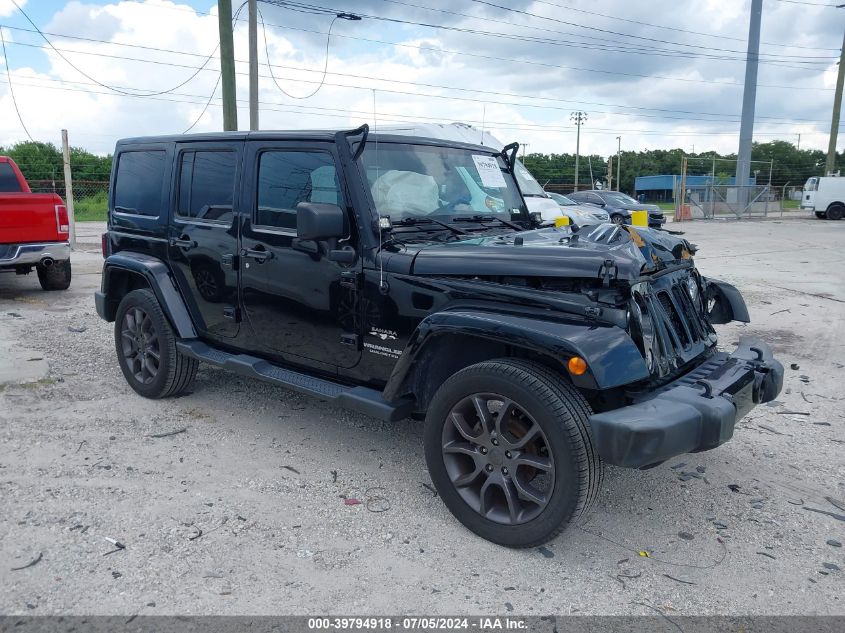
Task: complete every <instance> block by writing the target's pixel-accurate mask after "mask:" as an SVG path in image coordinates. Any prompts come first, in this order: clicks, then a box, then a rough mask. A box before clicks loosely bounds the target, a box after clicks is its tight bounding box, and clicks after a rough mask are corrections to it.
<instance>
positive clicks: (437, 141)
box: [117, 130, 499, 154]
mask: <svg viewBox="0 0 845 633" xmlns="http://www.w3.org/2000/svg"><path fill="white" fill-rule="evenodd" d="M348 131H349V130H261V131H258V132H205V133H201V134H168V135H163V136H138V137H132V138H123V139H120V140H118V142H117V145H118V147H122V146H126V145H144V144H149V143H192V142H205V143H210V142H211V143H213V142H223V141H246V140H252V141H324V142H325V141H328V142H334V140H335V135H336V134H337V133H338V132H348ZM351 138H352V140H353V141H357V140H360V135H358V136H352V137H351ZM376 140H377V141H378V142H379V143H410V144H413V145H433V146H438V147H455V148H460V149H471V150H476V151H479V152H483V153H485V154H498V153H499V150H498V149H496V148H494V147H490V146H489V145H477V144H474V143H464V142H461V141H453V140H450V139H442V138H426V137H421V136H414V135H412V134H407V135H406V134H378V133H373V132H370V134H369V136H368V137H367V144H368V145H369V144H371V143H373V142H374V141H376Z"/></svg>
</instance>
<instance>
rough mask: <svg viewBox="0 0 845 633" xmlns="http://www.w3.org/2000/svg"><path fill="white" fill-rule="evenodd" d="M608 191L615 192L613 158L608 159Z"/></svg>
mask: <svg viewBox="0 0 845 633" xmlns="http://www.w3.org/2000/svg"><path fill="white" fill-rule="evenodd" d="M607 190H608V191H613V156H612V155H611V156H610V157H609V158H608V159H607Z"/></svg>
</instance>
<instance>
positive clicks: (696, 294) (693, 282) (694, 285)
mask: <svg viewBox="0 0 845 633" xmlns="http://www.w3.org/2000/svg"><path fill="white" fill-rule="evenodd" d="M687 292H688V293H689V297H690V299H692V302H693V303H694V304H695V305H696V306H699V305H701V304H700V298H701V292H700V291H699V289H698V280H697V279H696V278H695V275H690V276H689V277H687Z"/></svg>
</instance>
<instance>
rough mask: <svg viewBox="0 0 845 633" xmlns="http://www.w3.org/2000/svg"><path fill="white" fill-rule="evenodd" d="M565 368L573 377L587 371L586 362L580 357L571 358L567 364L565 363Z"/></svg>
mask: <svg viewBox="0 0 845 633" xmlns="http://www.w3.org/2000/svg"><path fill="white" fill-rule="evenodd" d="M566 368H567V369H568V370H569V373H570V374H572V375H573V376H580V375H582V374H584V373H586V371H587V361H585V360H584V359H583V358H581V357H580V356H573V357H572V358H570V359H569V362H568V363H566Z"/></svg>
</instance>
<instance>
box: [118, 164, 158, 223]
mask: <svg viewBox="0 0 845 633" xmlns="http://www.w3.org/2000/svg"><path fill="white" fill-rule="evenodd" d="M166 156H167V154H166V153H165V152H164V151H162V150H150V151H135V152H123V153H122V154H120V156H119V158H118V162H117V176H116V177H115V183H114V210H115V211H117V212H119V213H133V214H135V215H148V216H153V217H157V216H158V215H159V214H160V213H161V201H162V195H161V193H162V190H163V187H164V166H165V159H166Z"/></svg>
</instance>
